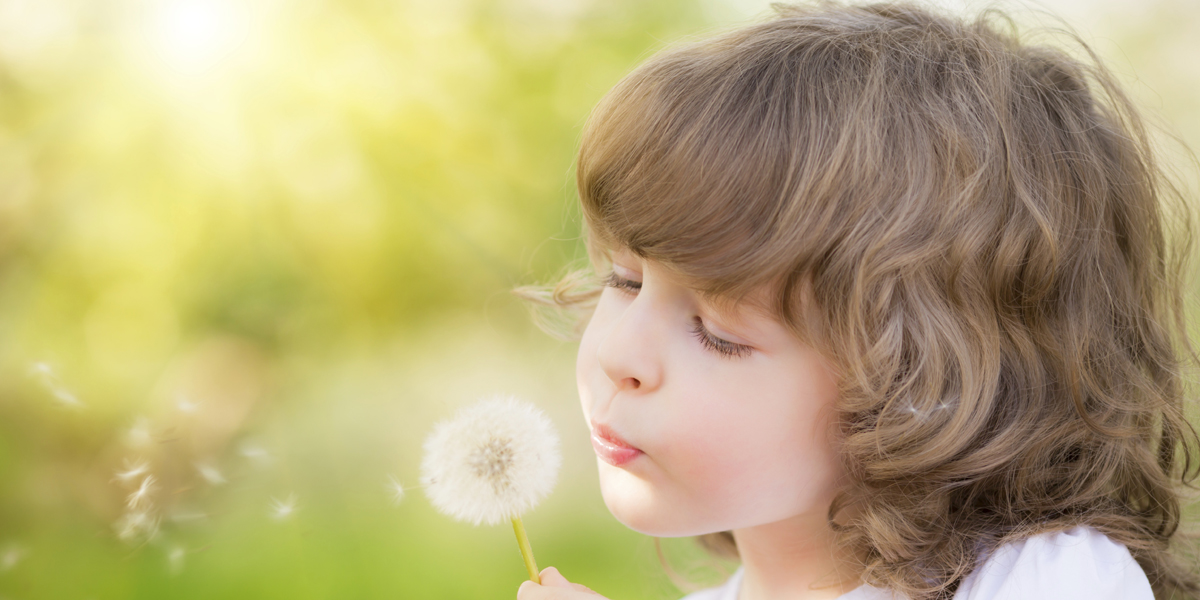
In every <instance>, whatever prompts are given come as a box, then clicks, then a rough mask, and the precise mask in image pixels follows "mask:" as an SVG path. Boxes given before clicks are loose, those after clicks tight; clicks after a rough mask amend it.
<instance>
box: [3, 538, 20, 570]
mask: <svg viewBox="0 0 1200 600" xmlns="http://www.w3.org/2000/svg"><path fill="white" fill-rule="evenodd" d="M22 558H25V549H24V548H22V547H20V546H18V545H17V544H9V545H8V547H6V548H5V549H4V552H3V553H0V573H2V572H4V571H11V570H12V568H13V567H15V566H17V563H19V562H21V559H22Z"/></svg>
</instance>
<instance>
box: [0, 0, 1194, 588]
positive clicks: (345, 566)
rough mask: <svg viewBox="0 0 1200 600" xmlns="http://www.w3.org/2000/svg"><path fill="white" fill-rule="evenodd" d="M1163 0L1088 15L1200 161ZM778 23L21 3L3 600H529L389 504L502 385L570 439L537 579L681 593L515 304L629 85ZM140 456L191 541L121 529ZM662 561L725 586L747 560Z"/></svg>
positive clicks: (1189, 81)
mask: <svg viewBox="0 0 1200 600" xmlns="http://www.w3.org/2000/svg"><path fill="white" fill-rule="evenodd" d="M1131 6H1133V5H1129V6H1125V5H1117V4H1111V5H1105V7H1106V8H1105V9H1104V10H1087V11H1083V12H1076V13H1075V14H1073V15H1072V14H1068V17H1069V18H1072V17H1078V18H1079V19H1081V20H1083V22H1084V24H1085V25H1086V27H1087V28H1088V29H1089V31H1085V32H1084V33H1085V34H1089V33H1090V35H1091V36H1092V37H1093V38H1095V39H1096V40H1097V42H1096V43H1097V46H1098V47H1097V49H1098V50H1100V51H1101V52H1102V54H1104V55H1105V56H1107V57H1109V58H1110V59H1111V60H1113V61H1115V66H1116V67H1117V68H1118V71H1120V72H1121V73H1122V75H1123V76H1124V77H1125V78H1126V79H1127V81H1128V82H1129V85H1130V86H1131V89H1133V91H1134V93H1135V94H1136V95H1137V96H1138V98H1139V99H1140V100H1141V101H1143V102H1144V103H1145V104H1147V106H1148V107H1149V108H1150V109H1151V110H1153V111H1156V112H1157V113H1159V114H1161V115H1162V116H1163V117H1164V118H1165V119H1167V120H1168V121H1169V122H1170V123H1173V124H1174V125H1173V127H1174V131H1175V132H1177V133H1178V134H1179V135H1180V136H1181V137H1182V138H1183V139H1184V140H1186V141H1188V142H1189V143H1190V144H1191V145H1192V146H1193V147H1197V140H1200V110H1198V109H1197V106H1200V102H1197V96H1200V89H1198V84H1197V81H1200V77H1196V76H1194V75H1197V73H1196V70H1195V69H1196V63H1195V62H1194V61H1192V60H1190V57H1192V56H1195V55H1196V51H1197V50H1198V48H1197V42H1196V40H1195V38H1194V36H1191V35H1190V34H1189V32H1190V31H1193V30H1195V25H1196V23H1197V21H1198V20H1200V19H1198V18H1197V12H1198V11H1197V9H1196V8H1195V7H1194V6H1192V5H1190V4H1186V3H1184V2H1182V0H1180V1H1174V2H1171V1H1167V2H1159V3H1152V4H1149V5H1141V4H1139V5H1138V6H1139V7H1145V8H1139V9H1138V10H1137V11H1133V10H1132V9H1131V8H1129V7H1131ZM765 8H766V3H765V2H762V3H756V2H747V3H741V4H738V3H732V2H730V3H722V2H702V1H699V0H697V1H685V0H672V1H660V2H653V3H646V2H638V1H635V0H614V1H610V2H604V3H596V2H586V1H583V0H576V1H572V2H565V3H560V2H549V1H542V0H521V1H517V0H511V1H504V2H487V1H484V0H452V1H445V2H435V3H425V2H416V1H415V0H414V1H409V2H380V1H377V0H354V1H341V2H332V1H330V0H269V1H268V0H262V1H259V2H247V3H235V2H232V1H229V2H221V1H220V0H212V1H211V2H198V1H191V0H114V1H112V2H106V3H91V2H86V1H84V0H0V598H4V599H6V600H16V599H40V598H46V599H49V598H53V599H60V598H78V599H101V598H147V599H149V598H155V599H157V598H183V599H186V598H211V597H233V598H242V597H247V598H289V599H296V598H328V597H338V598H343V597H350V598H480V597H513V596H515V592H516V588H517V586H518V585H519V584H520V582H521V581H522V579H523V574H524V568H523V565H522V562H521V557H520V555H519V552H518V551H517V546H516V543H515V540H514V539H513V537H512V533H511V530H510V528H508V527H501V526H498V527H492V528H489V527H478V528H476V527H471V526H468V525H463V524H459V523H455V522H452V521H450V520H449V519H448V518H445V517H443V516H441V515H437V514H435V513H434V512H433V511H432V510H431V509H430V507H429V506H428V504H427V503H426V502H425V499H424V498H423V497H422V495H421V492H420V490H419V489H416V488H410V489H409V491H408V496H407V497H406V498H405V499H404V500H403V501H402V502H400V503H398V504H397V503H394V502H392V499H391V492H390V491H389V490H388V489H387V485H388V481H389V479H388V478H389V476H390V477H394V478H395V479H396V480H397V481H400V482H401V483H403V484H406V485H409V486H412V485H415V484H416V481H417V466H418V463H419V454H420V443H421V441H422V440H423V438H424V435H425V434H426V433H427V432H428V430H429V427H430V426H431V425H432V424H433V423H434V422H435V421H437V420H439V419H441V418H444V417H446V416H448V415H449V414H451V413H452V412H453V409H454V407H456V406H458V405H461V404H463V403H467V402H471V401H473V400H475V399H476V398H478V397H480V396H482V395H485V394H490V393H495V392H509V393H515V394H518V395H521V396H525V397H527V398H529V399H531V400H533V401H535V402H536V403H537V404H538V405H539V406H541V407H543V408H544V409H545V410H546V411H547V412H548V413H549V415H550V416H551V418H552V419H553V420H554V422H555V423H556V424H558V426H559V428H560V430H561V432H562V434H563V443H564V471H563V474H562V478H561V481H560V483H559V485H558V487H557V489H556V491H555V493H554V494H552V495H551V496H550V497H549V498H548V499H547V500H546V501H545V502H544V503H543V504H542V505H541V506H539V507H538V509H537V510H535V511H533V512H532V513H531V514H529V515H527V516H526V525H527V528H528V530H529V535H530V538H531V542H532V546H533V549H534V552H535V554H536V556H537V559H538V562H539V565H540V566H543V567H544V566H548V565H554V566H557V567H558V568H559V569H560V570H561V571H562V572H563V573H564V574H566V575H567V576H568V577H569V578H571V579H572V580H574V581H579V582H582V583H585V584H586V585H588V586H590V587H592V588H593V589H595V590H597V591H600V592H602V593H604V594H605V595H607V596H609V597H613V598H617V599H628V600H633V599H637V598H644V599H668V598H670V599H673V598H678V597H679V596H680V595H681V593H680V592H679V591H678V590H677V589H676V588H675V587H673V585H672V584H671V582H670V581H669V579H668V578H667V576H666V575H665V574H664V573H663V571H662V569H661V568H660V567H659V564H658V558H657V556H656V553H655V550H654V545H653V543H652V540H650V539H649V538H646V537H645V536H642V535H639V534H636V533H633V532H631V531H629V530H627V529H625V528H624V527H623V526H621V525H620V524H619V523H617V522H616V521H615V520H614V519H613V518H612V517H611V515H609V513H608V512H607V510H606V508H605V507H604V505H603V502H602V500H601V498H600V494H599V490H598V486H597V482H596V477H595V471H594V468H595V467H594V464H595V459H594V457H593V455H592V452H591V449H590V446H589V445H588V441H587V436H586V426H585V425H584V422H583V420H582V415H581V414H580V411H579V409H578V402H577V399H576V396H575V385H574V374H573V363H574V346H573V344H571V343H560V342H555V341H553V340H551V339H549V338H547V337H546V336H544V335H543V334H541V333H540V332H538V331H536V330H534V329H533V327H532V326H531V324H530V320H529V318H528V316H527V315H526V312H525V309H524V307H522V306H520V304H519V303H518V302H517V301H516V300H515V299H513V298H512V297H511V296H510V295H509V294H508V290H509V289H511V288H512V287H513V286H515V285H517V284H521V283H528V282H533V281H547V280H550V279H552V278H553V277H554V276H555V275H556V274H558V273H560V272H561V271H562V270H563V269H564V268H565V267H566V265H568V264H572V263H577V262H578V261H580V260H582V258H583V251H582V247H581V245H580V241H579V239H578V234H579V216H578V211H577V208H576V207H575V205H574V191H573V179H572V177H573V173H572V172H571V162H572V159H573V153H574V150H575V147H576V144H577V140H578V136H579V131H580V126H581V125H582V122H583V120H584V118H585V117H586V115H587V113H588V110H589V109H590V108H591V106H592V105H593V104H594V103H595V102H596V101H597V100H598V99H599V98H600V96H601V95H602V94H603V93H604V92H605V91H606V90H608V89H609V88H610V87H611V86H612V85H613V84H614V83H616V81H617V80H618V79H619V78H620V77H621V76H622V75H623V74H624V73H626V72H627V71H628V70H629V69H631V68H632V67H633V66H634V65H635V64H637V62H639V61H640V60H641V59H643V58H645V57H646V56H648V55H649V54H650V53H652V52H653V51H655V50H656V49H658V48H661V47H662V46H663V44H665V43H667V42H669V41H671V40H676V39H679V38H680V37H681V36H685V35H690V34H696V33H701V32H703V31H705V30H708V29H710V28H713V27H724V26H728V25H731V24H733V23H735V22H736V21H737V20H738V19H742V18H745V17H748V16H751V15H753V14H758V13H761V12H762V11H763V10H765ZM1051 8H1052V9H1053V8H1054V7H1053V6H1051ZM1192 176H1193V174H1191V173H1190V172H1188V173H1185V178H1186V177H1192ZM1190 184H1191V185H1193V186H1194V185H1195V182H1194V180H1190ZM1193 189H1194V187H1193ZM1192 323H1193V325H1195V324H1196V319H1192ZM138 431H141V432H142V433H141V434H138V433H137V432H138ZM137 460H144V461H146V462H147V463H148V464H149V465H150V469H151V471H152V472H153V473H154V474H155V476H156V478H157V481H158V484H159V488H158V489H157V490H155V491H154V493H153V495H152V500H153V507H154V511H155V514H156V515H157V517H158V518H160V519H161V520H160V523H159V529H158V533H157V535H155V536H153V537H152V538H151V539H149V540H145V539H143V538H142V537H139V536H134V537H133V538H131V539H129V540H122V539H119V536H118V533H119V531H118V530H117V528H115V527H114V524H115V523H116V522H117V520H118V519H119V518H121V516H122V514H125V512H126V507H125V500H126V496H127V494H128V493H129V491H130V490H129V488H128V487H127V486H126V485H125V484H122V483H120V482H118V481H115V480H114V477H113V475H114V473H115V472H116V471H118V470H120V469H122V468H124V465H126V464H127V461H137ZM198 463H199V464H204V465H209V466H212V467H215V468H216V469H217V470H218V471H219V472H220V474H221V476H222V478H223V479H224V480H225V481H224V482H220V481H218V482H216V483H214V482H211V481H208V480H206V479H205V477H204V476H203V475H202V474H201V473H200V472H199V470H198V469H197V467H196V465H197V464H198ZM290 494H294V495H295V498H296V501H297V504H296V511H295V513H294V514H293V515H292V516H291V517H290V518H288V519H283V520H276V519H273V518H272V517H271V514H270V513H271V505H272V502H274V501H277V500H283V499H285V498H287V497H288V496H289V495H290ZM664 546H665V547H666V549H667V551H668V555H669V556H670V557H672V562H673V564H676V565H677V566H678V567H679V568H680V569H681V570H683V571H685V572H690V573H691V574H692V575H693V576H694V578H695V579H696V580H697V581H698V582H701V583H709V584H712V583H716V582H718V581H720V580H721V579H722V573H724V572H726V571H721V570H720V568H721V567H722V566H723V567H725V568H728V567H729V565H719V564H715V563H714V564H713V565H712V566H705V565H703V564H699V563H696V562H695V561H696V560H697V559H698V558H699V557H700V556H701V555H700V553H699V552H698V551H697V550H696V548H695V547H694V546H692V545H691V544H690V542H689V540H664ZM692 564H695V565H696V566H687V565H692Z"/></svg>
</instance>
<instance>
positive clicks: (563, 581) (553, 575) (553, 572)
mask: <svg viewBox="0 0 1200 600" xmlns="http://www.w3.org/2000/svg"><path fill="white" fill-rule="evenodd" d="M538 576H539V577H541V579H542V585H544V586H547V587H560V588H567V589H572V588H571V582H570V581H567V578H566V577H563V576H562V573H559V572H558V569H556V568H554V567H546V568H545V569H542V572H541V574H540V575H538Z"/></svg>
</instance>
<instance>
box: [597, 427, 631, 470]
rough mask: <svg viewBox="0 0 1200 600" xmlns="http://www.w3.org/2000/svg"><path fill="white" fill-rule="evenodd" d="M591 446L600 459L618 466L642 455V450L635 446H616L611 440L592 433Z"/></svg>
mask: <svg viewBox="0 0 1200 600" xmlns="http://www.w3.org/2000/svg"><path fill="white" fill-rule="evenodd" d="M592 448H593V449H594V450H595V451H596V456H599V457H600V460H602V461H604V462H606V463H608V464H610V465H612V466H614V467H619V466H621V465H624V464H625V463H628V462H629V461H631V460H633V459H635V458H637V457H639V456H641V455H642V451H641V450H638V449H637V448H627V447H625V446H617V445H616V444H613V443H612V442H610V441H608V440H606V439H604V438H601V437H598V436H597V435H596V434H594V433H593V434H592Z"/></svg>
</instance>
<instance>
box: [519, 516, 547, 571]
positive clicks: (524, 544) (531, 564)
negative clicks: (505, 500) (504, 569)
mask: <svg viewBox="0 0 1200 600" xmlns="http://www.w3.org/2000/svg"><path fill="white" fill-rule="evenodd" d="M512 523H513V531H514V532H516V534H517V544H519V545H520V546H521V557H522V558H524V559H525V568H526V569H529V580H530V581H532V582H534V583H536V584H538V585H541V583H542V580H541V578H540V577H538V568H537V562H536V561H534V560H533V549H532V548H530V547H529V538H528V537H526V536H525V525H524V524H522V523H521V516H520V515H513V518H512Z"/></svg>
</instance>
